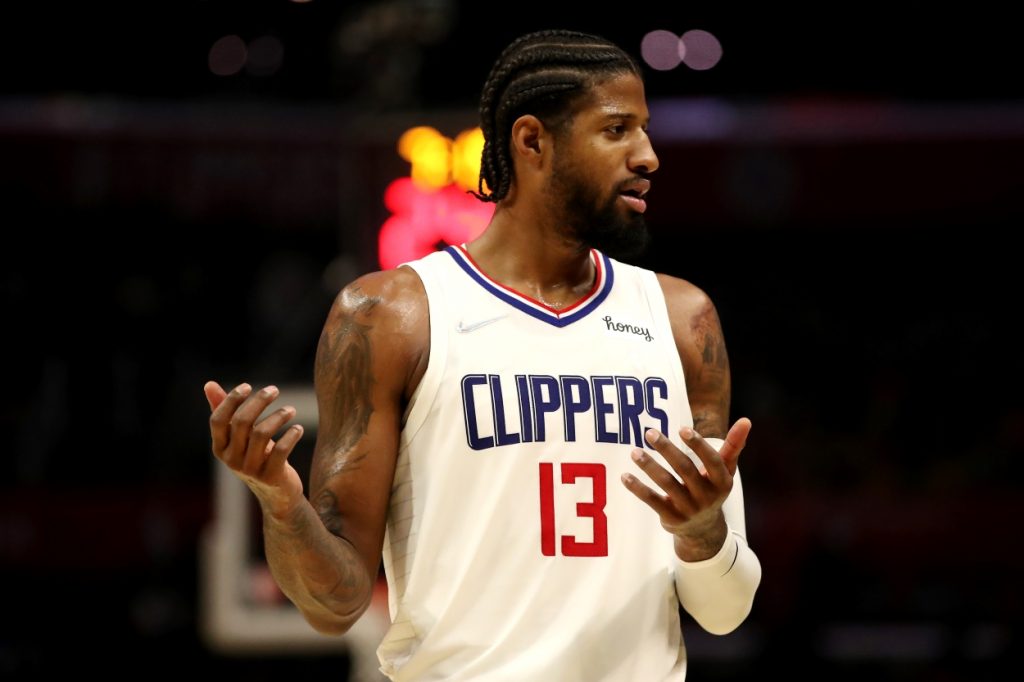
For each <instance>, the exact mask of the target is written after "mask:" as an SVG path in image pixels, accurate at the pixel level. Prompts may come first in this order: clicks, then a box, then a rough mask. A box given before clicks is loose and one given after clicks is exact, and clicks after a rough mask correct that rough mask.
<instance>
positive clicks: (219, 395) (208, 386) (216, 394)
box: [203, 381, 228, 412]
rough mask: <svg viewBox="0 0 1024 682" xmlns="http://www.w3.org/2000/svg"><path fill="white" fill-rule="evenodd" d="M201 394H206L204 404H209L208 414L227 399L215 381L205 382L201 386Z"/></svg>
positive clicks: (224, 392) (226, 395)
mask: <svg viewBox="0 0 1024 682" xmlns="http://www.w3.org/2000/svg"><path fill="white" fill-rule="evenodd" d="M203 393H204V394H206V402H208V403H209V404H210V412H213V411H214V410H216V409H217V406H218V405H220V404H221V403H222V402H224V398H227V397H228V394H227V391H225V390H224V389H223V388H221V387H220V384H218V383H217V382H216V381H207V382H206V383H205V384H203Z"/></svg>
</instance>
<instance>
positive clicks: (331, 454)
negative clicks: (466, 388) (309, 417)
mask: <svg viewBox="0 0 1024 682" xmlns="http://www.w3.org/2000/svg"><path fill="white" fill-rule="evenodd" d="M427 325H428V323H427V309H426V305H425V294H424V292H423V289H422V285H421V284H420V282H419V279H418V278H417V277H416V275H415V274H414V273H412V271H411V270H409V269H407V268H399V269H398V270H392V271H388V272H382V273H373V274H371V275H366V276H364V277H362V278H360V279H359V280H356V281H355V282H353V283H352V284H351V285H349V286H348V287H346V288H345V289H344V290H343V291H342V292H341V294H339V296H338V297H337V299H336V300H335V302H334V305H333V306H332V308H331V311H330V313H329V315H328V318H327V321H326V323H325V324H324V328H323V333H322V334H321V337H320V343H319V346H318V348H317V358H316V367H315V388H316V395H317V403H318V408H319V427H318V431H317V442H316V448H315V450H314V455H313V464H312V469H311V472H310V488H309V498H308V500H307V499H306V497H305V496H304V495H302V489H301V483H299V484H298V485H297V486H295V485H289V483H288V482H289V476H288V475H287V474H288V472H287V471H285V472H284V474H282V473H281V472H279V471H273V470H272V468H273V467H272V465H273V464H274V462H275V455H274V454H273V453H274V451H275V449H276V448H278V447H279V446H280V445H281V444H284V443H285V441H286V439H288V436H287V435H285V436H282V438H281V440H280V441H279V442H278V445H274V444H273V441H269V442H268V444H267V445H266V448H265V451H266V464H265V465H264V466H263V468H262V469H260V468H259V467H257V466H255V465H253V464H252V463H250V462H249V461H248V460H246V462H245V464H246V466H247V467H248V472H246V470H245V467H242V469H241V470H239V468H236V467H234V466H231V464H230V463H229V462H228V461H227V459H225V463H227V464H229V466H231V468H232V469H233V470H234V471H235V473H237V474H239V476H240V477H241V478H242V479H243V480H245V481H246V483H247V484H249V487H250V488H251V489H252V490H253V492H254V493H255V494H256V497H257V499H259V500H260V505H261V508H262V510H263V520H264V524H263V533H264V545H265V549H266V555H267V562H268V563H269V565H270V569H271V572H272V573H273V575H274V577H275V579H276V580H277V582H278V584H279V585H280V587H281V589H282V591H283V592H284V593H285V594H286V595H287V596H288V598H289V599H291V600H292V602H294V603H295V605H296V606H297V607H298V608H299V610H300V611H301V612H302V614H303V615H304V616H305V618H306V620H307V621H309V623H310V624H311V625H312V626H313V627H314V628H316V629H317V630H318V631H320V632H323V633H328V634H341V633H344V632H346V631H347V630H348V629H349V628H350V627H351V626H352V624H353V623H355V622H356V620H357V619H358V618H359V616H360V615H362V613H363V612H364V611H365V610H366V607H367V606H368V605H369V603H370V597H371V595H372V591H373V585H374V582H375V580H376V577H377V571H378V568H379V565H380V554H381V546H382V544H383V538H384V528H385V522H386V516H387V507H388V501H389V497H390V490H391V483H392V479H393V477H394V467H395V460H396V457H397V453H398V438H399V430H400V427H401V424H400V420H401V415H402V411H403V409H404V405H405V402H406V401H407V399H408V397H409V396H410V395H411V393H412V390H413V389H414V387H415V384H416V383H417V382H418V380H419V378H420V377H421V376H422V371H423V369H425V359H426V357H427V344H428V343H429V327H428V326H427ZM258 395H259V394H257V395H256V396H254V398H256V397H257V396H258ZM208 396H209V392H208ZM271 399H272V398H271ZM264 400H267V398H266V397H264ZM267 403H268V404H269V400H267ZM211 406H213V401H212V400H211ZM244 409H245V406H244V405H243V406H242V408H240V409H239V410H238V413H243V410H244ZM254 409H255V408H254ZM285 409H287V408H285ZM279 412H281V411H279ZM257 414H258V412H257ZM277 414H278V413H273V414H272V415H271V416H270V417H268V418H267V419H266V420H264V421H271V420H272V418H273V417H274V415H277ZM215 415H216V410H215ZM222 417H223V415H222ZM289 418H290V416H289ZM279 419H280V418H279ZM212 423H213V419H211V424H212ZM273 427H274V424H273V423H272V424H271V428H273ZM249 428H250V429H251V431H252V433H253V434H255V433H256V432H257V431H259V429H260V424H257V425H256V427H255V428H252V425H251V424H250V425H249ZM244 429H245V426H244V424H243V425H242V426H241V428H240V429H239V428H236V426H235V425H234V424H232V431H231V436H232V439H234V438H235V437H236V436H235V434H236V431H239V432H244ZM264 430H266V428H264ZM254 440H255V439H254ZM294 440H295V441H297V440H298V439H297V438H294ZM214 445H215V447H214V452H215V454H216V453H217V447H216V445H217V438H216V437H215V438H214ZM293 445H294V443H292V446H293ZM249 449H250V450H251V449H252V447H250V448H249ZM287 449H288V450H289V451H290V450H291V447H290V446H289V447H288V448H287ZM218 457H220V455H219V454H218ZM286 457H287V453H285V455H284V456H283V457H279V459H280V463H281V465H282V466H283V467H285V468H287V469H291V467H290V465H288V464H287V461H286ZM222 459H224V458H222ZM291 473H292V474H294V470H291ZM296 478H297V476H296Z"/></svg>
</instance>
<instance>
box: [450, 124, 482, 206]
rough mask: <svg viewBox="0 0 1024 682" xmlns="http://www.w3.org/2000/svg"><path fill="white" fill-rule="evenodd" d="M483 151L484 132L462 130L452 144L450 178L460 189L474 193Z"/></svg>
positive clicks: (475, 129) (478, 129)
mask: <svg viewBox="0 0 1024 682" xmlns="http://www.w3.org/2000/svg"><path fill="white" fill-rule="evenodd" d="M483 151H484V131H482V130H480V128H473V129H471V130H463V131H462V132H461V133H459V135H458V137H456V138H455V142H454V143H453V144H452V178H453V179H454V180H455V183H456V184H458V186H459V187H461V188H462V189H471V190H473V191H476V189H477V181H478V180H479V178H480V155H481V154H482V153H483Z"/></svg>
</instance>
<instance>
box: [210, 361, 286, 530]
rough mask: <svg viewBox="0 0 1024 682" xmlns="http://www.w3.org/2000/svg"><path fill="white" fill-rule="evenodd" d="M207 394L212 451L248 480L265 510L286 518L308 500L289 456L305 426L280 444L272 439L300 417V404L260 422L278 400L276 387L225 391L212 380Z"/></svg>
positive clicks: (238, 387)
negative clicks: (298, 408)
mask: <svg viewBox="0 0 1024 682" xmlns="http://www.w3.org/2000/svg"><path fill="white" fill-rule="evenodd" d="M203 392H204V393H206V400H207V402H209V403H210V410H211V412H212V414H211V415H210V435H211V437H212V440H213V454H214V455H215V456H216V457H217V459H219V460H220V461H222V462H224V464H226V465H227V467H228V468H229V469H231V471H233V472H234V473H235V474H236V475H237V476H238V477H239V478H240V479H242V480H243V481H245V484H246V485H248V486H249V488H250V489H251V490H252V491H253V493H255V495H256V497H257V498H258V499H259V501H260V504H261V505H262V506H263V509H264V511H266V512H268V513H270V514H272V515H274V516H276V517H278V518H281V517H283V516H284V515H285V514H286V513H287V512H288V511H289V510H290V509H292V508H293V507H294V505H295V504H297V503H298V502H300V501H302V500H304V499H305V498H304V496H303V494H302V479H301V478H300V477H299V474H298V472H297V471H295V469H294V467H292V465H291V464H289V463H288V455H290V454H291V452H292V450H293V449H294V448H295V445H296V443H298V442H299V439H300V438H301V437H302V426H301V425H299V424H294V425H292V427H291V428H289V429H288V430H287V431H286V432H285V434H284V435H283V436H281V439H280V440H278V441H276V442H275V441H274V439H273V437H272V436H273V435H274V434H275V433H277V432H278V430H280V429H281V428H282V427H283V426H284V425H285V424H287V423H288V422H289V421H290V420H291V419H292V417H294V416H295V408H294V407H292V406H290V405H288V406H285V407H281V408H279V409H277V410H275V411H274V412H272V413H271V414H269V415H268V416H267V417H265V418H263V419H261V420H260V421H259V422H257V421H256V419H257V418H258V417H259V416H260V415H261V414H262V413H263V411H264V410H265V409H266V408H267V406H268V405H270V403H272V402H273V401H274V400H275V399H276V398H277V396H278V394H279V391H278V390H277V387H275V386H267V387H266V388H264V389H263V390H261V391H258V392H256V393H253V392H252V387H251V386H249V384H240V385H239V386H237V387H236V388H235V389H234V390H233V391H231V392H230V393H226V392H225V391H224V389H223V388H221V387H220V384H218V383H217V382H215V381H208V382H207V383H206V385H204V386H203Z"/></svg>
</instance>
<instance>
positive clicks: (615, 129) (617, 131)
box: [608, 124, 626, 135]
mask: <svg viewBox="0 0 1024 682" xmlns="http://www.w3.org/2000/svg"><path fill="white" fill-rule="evenodd" d="M608 132H609V133H611V134H613V135H621V134H622V133H624V132H626V126H624V125H621V124H620V125H614V126H610V127H609V128H608Z"/></svg>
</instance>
